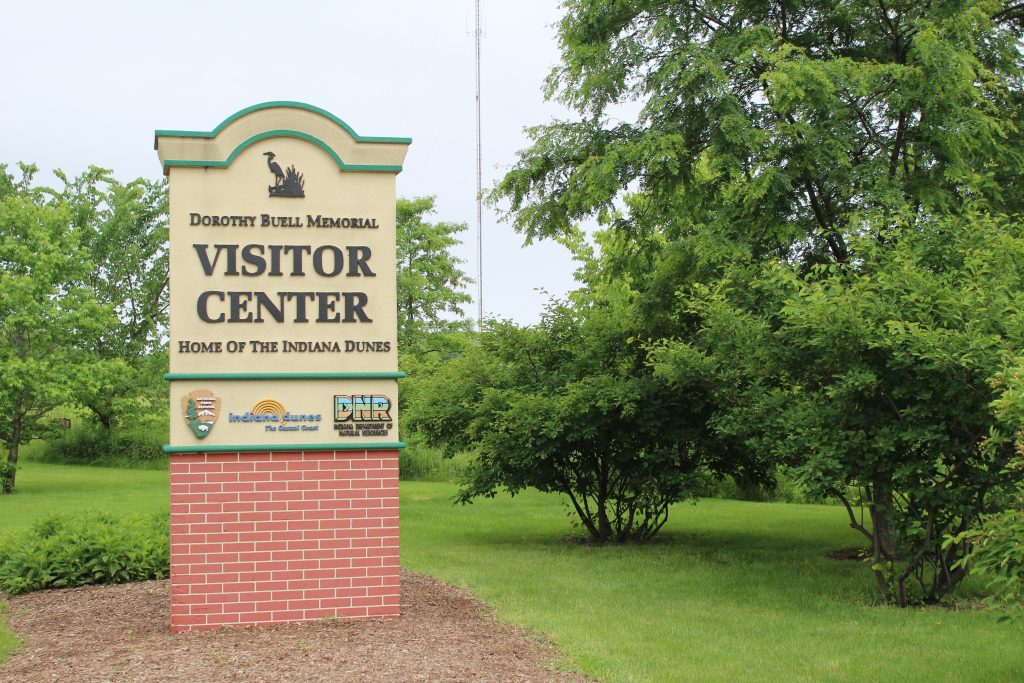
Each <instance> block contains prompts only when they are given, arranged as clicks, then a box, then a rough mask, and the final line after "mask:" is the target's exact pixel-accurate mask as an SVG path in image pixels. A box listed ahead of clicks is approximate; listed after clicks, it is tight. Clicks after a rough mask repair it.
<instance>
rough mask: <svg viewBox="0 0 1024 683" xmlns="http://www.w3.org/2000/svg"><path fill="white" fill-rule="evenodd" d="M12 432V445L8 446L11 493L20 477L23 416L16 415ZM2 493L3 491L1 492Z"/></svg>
mask: <svg viewBox="0 0 1024 683" xmlns="http://www.w3.org/2000/svg"><path fill="white" fill-rule="evenodd" d="M13 427H14V428H13V430H12V431H11V443H10V444H8V446H7V462H8V464H10V466H11V492H12V493H13V492H14V484H15V480H16V479H17V476H18V446H19V444H20V443H21V431H22V425H21V416H20V415H17V414H15V416H14V418H13ZM0 492H2V491H0Z"/></svg>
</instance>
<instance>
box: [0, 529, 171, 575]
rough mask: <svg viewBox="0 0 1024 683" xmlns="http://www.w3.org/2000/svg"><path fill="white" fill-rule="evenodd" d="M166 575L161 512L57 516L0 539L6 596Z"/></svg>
mask: <svg viewBox="0 0 1024 683" xmlns="http://www.w3.org/2000/svg"><path fill="white" fill-rule="evenodd" d="M169 571H170V544H169V540H168V519H167V515H166V514H162V515H149V516H131V517H118V516H115V515H111V514H109V513H105V512H89V513H83V514H74V515H60V516H54V517H49V518H47V519H44V520H41V521H39V522H37V523H36V524H35V525H33V526H32V528H31V529H29V530H27V531H23V532H20V533H14V534H11V535H9V536H6V537H4V538H3V540H2V541H0V589H3V590H4V591H5V592H7V593H9V594H11V595H15V594H18V593H27V592H29V591H34V590H41V589H44V588H69V587H72V586H83V585H87V584H103V583H126V582H129V581H145V580H148V579H162V578H166V577H167V575H168V573H169Z"/></svg>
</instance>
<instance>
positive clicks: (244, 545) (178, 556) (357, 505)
mask: <svg viewBox="0 0 1024 683" xmlns="http://www.w3.org/2000/svg"><path fill="white" fill-rule="evenodd" d="M397 616H398V451H305V452H274V453H196V454H191V453H190V454H183V455H172V456H171V630H172V631H185V630H190V629H200V628H214V627H217V626H222V625H228V624H234V625H250V624H270V623H280V622H288V621H306V620H312V619H323V618H326V617H337V618H365V617H397Z"/></svg>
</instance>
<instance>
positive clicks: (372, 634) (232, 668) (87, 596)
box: [0, 571, 587, 683]
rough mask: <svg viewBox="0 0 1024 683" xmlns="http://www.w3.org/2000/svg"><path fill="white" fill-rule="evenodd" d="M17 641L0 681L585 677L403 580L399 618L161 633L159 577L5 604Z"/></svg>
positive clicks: (165, 613)
mask: <svg viewBox="0 0 1024 683" xmlns="http://www.w3.org/2000/svg"><path fill="white" fill-rule="evenodd" d="M7 601H8V603H9V604H10V610H9V611H8V616H9V621H10V624H11V627H12V628H13V629H14V631H15V632H16V633H18V635H19V636H20V637H21V638H22V640H23V641H25V643H24V645H23V646H22V647H21V649H19V650H18V651H17V652H15V653H14V654H13V655H11V657H10V659H8V660H7V661H6V662H4V663H3V664H0V681H24V682H25V683H35V682H37V681H38V682H49V681H54V682H60V683H79V682H81V683H92V682H94V681H95V682H98V683H99V682H103V683H105V682H107V681H111V682H114V681H116V682H117V683H126V682H129V681H131V682H154V681H161V682H163V681H188V682H190V683H199V682H205V681H209V682H217V683H220V682H221V681H225V682H226V681H245V682H246V683H257V682H260V681H266V682H268V683H269V682H274V683H284V682H287V681H295V682H301V683H312V682H315V681H331V682H332V683H334V682H336V681H544V682H548V681H584V680H587V679H585V678H583V677H581V676H579V675H577V674H573V673H567V672H565V671H560V670H558V669H556V668H555V666H554V662H556V661H559V660H562V659H563V658H562V657H561V655H560V654H559V652H558V651H557V650H556V649H555V648H554V647H553V646H552V645H551V644H549V643H544V642H542V641H540V640H539V639H538V638H536V637H535V636H532V635H531V634H529V633H526V632H524V631H521V630H519V629H516V628H513V627H511V626H508V625H506V624H502V623H500V622H498V621H497V620H496V619H495V617H494V615H493V613H492V611H491V610H490V609H489V608H487V607H486V606H485V605H484V604H483V603H481V602H480V601H479V600H476V599H475V598H474V597H473V596H472V595H470V594H469V593H468V592H467V591H465V590H462V589H459V588H453V587H451V586H447V585H445V584H442V583H440V582H438V581H435V580H434V579H431V578H429V577H426V576H422V575H419V574H415V573H412V572H407V571H403V572H402V617H401V618H400V619H390V620H371V621H341V620H334V621H321V622H312V623H303V624H287V625H282V626H267V627H258V628H225V629H219V630H215V631H195V632H190V633H178V634H172V633H170V631H169V630H168V620H169V614H170V612H169V610H170V607H169V587H168V582H167V581H148V582H145V583H134V584H125V585H120V586H88V587H84V588H75V589H69V590H56V591H44V592H40V593H31V594H28V595H23V596H17V597H12V598H8V599H7Z"/></svg>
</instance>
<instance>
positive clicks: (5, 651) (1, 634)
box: [0, 602, 21, 662]
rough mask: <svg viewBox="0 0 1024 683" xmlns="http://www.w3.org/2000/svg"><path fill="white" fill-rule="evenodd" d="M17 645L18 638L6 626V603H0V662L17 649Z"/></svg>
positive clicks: (19, 642) (18, 643) (19, 643)
mask: <svg viewBox="0 0 1024 683" xmlns="http://www.w3.org/2000/svg"><path fill="white" fill-rule="evenodd" d="M19 645H21V641H20V640H18V636H16V635H14V631H12V630H11V629H10V627H8V626H7V603H6V602H0V662H2V661H4V659H6V658H7V655H9V654H10V653H12V652H14V651H15V650H16V649H18V646H19Z"/></svg>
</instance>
